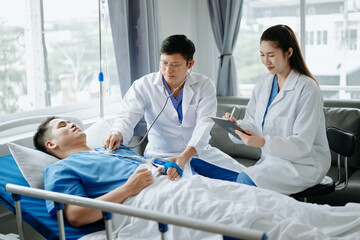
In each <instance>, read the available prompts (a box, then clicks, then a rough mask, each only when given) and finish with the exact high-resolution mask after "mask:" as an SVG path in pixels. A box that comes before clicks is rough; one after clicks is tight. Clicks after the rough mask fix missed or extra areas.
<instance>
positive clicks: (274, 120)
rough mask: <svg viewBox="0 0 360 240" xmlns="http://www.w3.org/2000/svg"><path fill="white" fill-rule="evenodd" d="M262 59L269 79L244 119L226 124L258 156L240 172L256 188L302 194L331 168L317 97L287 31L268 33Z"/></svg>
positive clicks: (318, 93)
mask: <svg viewBox="0 0 360 240" xmlns="http://www.w3.org/2000/svg"><path fill="white" fill-rule="evenodd" d="M260 56H261V61H262V63H263V64H264V65H265V66H266V68H267V69H268V71H269V74H268V75H267V76H266V77H264V78H263V79H260V81H258V82H257V84H256V86H255V88H254V90H253V93H252V96H251V99H250V101H249V103H248V105H247V108H246V114H245V117H244V119H243V120H238V121H237V122H236V120H235V119H234V118H232V119H230V120H231V121H233V122H234V123H237V124H238V125H239V126H241V127H242V128H244V129H245V132H246V133H248V134H249V135H246V134H244V133H242V132H240V131H238V130H237V131H236V133H237V134H238V135H239V136H240V138H241V139H242V141H243V143H245V144H246V145H248V146H254V147H260V148H261V150H262V154H261V158H260V160H259V161H258V162H257V164H256V165H254V166H251V167H249V168H247V169H246V170H244V172H245V173H246V174H247V175H248V177H250V179H251V180H252V181H253V182H254V183H255V185H256V186H258V187H261V188H266V189H270V190H274V191H277V192H281V193H284V194H292V193H296V192H300V191H302V190H304V189H306V188H309V187H312V186H314V185H316V184H318V183H319V182H321V180H322V179H323V178H324V177H325V175H326V173H327V172H328V170H329V167H330V161H331V158H330V150H329V145H328V142H327V138H326V132H325V118H324V113H323V99H322V95H321V91H320V88H319V85H318V83H317V81H316V80H315V79H314V77H313V76H312V75H311V73H310V72H309V70H308V68H307V66H306V64H305V62H304V59H303V57H302V54H301V52H300V48H299V44H298V42H297V39H296V36H295V34H294V32H293V31H292V30H291V28H290V27H288V26H285V25H276V26H273V27H270V28H268V29H267V30H266V31H265V32H264V33H263V34H262V36H261V40H260ZM224 117H225V118H227V119H229V118H230V114H229V113H226V114H225V116H224ZM230 138H232V140H233V141H234V142H236V141H239V140H237V139H236V138H234V137H233V136H231V135H230Z"/></svg>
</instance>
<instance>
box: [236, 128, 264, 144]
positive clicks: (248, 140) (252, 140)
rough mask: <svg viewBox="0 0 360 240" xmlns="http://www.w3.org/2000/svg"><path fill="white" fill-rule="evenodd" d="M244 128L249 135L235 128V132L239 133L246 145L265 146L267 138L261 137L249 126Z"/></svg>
mask: <svg viewBox="0 0 360 240" xmlns="http://www.w3.org/2000/svg"><path fill="white" fill-rule="evenodd" d="M244 130H245V132H246V133H247V134H249V135H246V134H245V133H242V132H241V131H239V130H235V133H236V134H237V135H239V137H240V138H241V140H242V141H243V142H244V143H245V145H247V146H252V147H263V146H264V145H265V139H264V138H263V137H260V136H259V135H257V134H256V133H255V132H252V131H250V130H248V129H247V128H245V129H244Z"/></svg>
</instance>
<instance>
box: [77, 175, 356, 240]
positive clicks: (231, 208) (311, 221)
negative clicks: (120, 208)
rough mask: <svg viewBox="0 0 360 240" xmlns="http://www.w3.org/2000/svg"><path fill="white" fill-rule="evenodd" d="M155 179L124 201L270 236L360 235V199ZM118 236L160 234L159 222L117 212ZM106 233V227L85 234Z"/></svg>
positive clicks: (178, 232)
mask: <svg viewBox="0 0 360 240" xmlns="http://www.w3.org/2000/svg"><path fill="white" fill-rule="evenodd" d="M153 175H154V183H153V184H152V185H150V186H149V187H147V188H146V189H144V190H143V191H142V192H140V193H139V194H138V195H137V196H134V197H130V198H128V199H127V200H126V201H125V202H124V204H125V205H129V206H132V207H137V208H142V209H147V210H156V211H160V212H163V213H164V214H168V213H171V214H176V215H180V216H186V217H193V218H198V219H201V220H205V221H210V222H217V223H222V224H226V225H229V226H234V228H236V227H245V228H251V229H258V230H261V231H264V232H265V233H266V234H267V236H268V237H269V239H286V240H288V239H349V240H350V239H351V240H354V239H360V205H359V204H354V203H350V204H347V205H346V206H345V207H330V206H328V205H317V204H310V203H303V202H298V201H296V200H294V199H292V198H290V197H288V196H285V195H282V194H279V193H276V192H272V191H268V190H264V189H259V188H254V187H251V186H247V185H243V184H238V183H232V182H227V181H219V180H214V179H209V178H205V177H202V176H198V175H196V176H191V177H183V178H181V180H179V181H174V182H171V181H169V180H168V178H167V176H165V175H161V176H156V175H157V174H156V173H155V172H154V174H153ZM113 230H114V232H113V237H114V239H129V240H130V239H131V240H133V239H149V240H150V239H160V232H159V231H158V226H157V223H156V222H154V221H148V220H144V219H139V218H135V217H128V216H122V215H117V214H114V216H113ZM99 239H106V235H105V232H104V231H100V232H96V233H93V234H89V235H87V236H84V237H83V238H81V240H99ZM166 239H181V240H182V239H206V240H212V239H214V240H215V239H222V236H220V235H215V234H211V233H207V232H202V231H198V230H194V229H189V228H182V227H177V226H171V225H169V231H168V232H167V233H166Z"/></svg>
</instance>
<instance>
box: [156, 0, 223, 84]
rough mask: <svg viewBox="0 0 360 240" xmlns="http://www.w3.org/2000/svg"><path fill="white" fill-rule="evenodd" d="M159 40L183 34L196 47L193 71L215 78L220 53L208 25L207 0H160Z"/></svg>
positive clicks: (209, 24)
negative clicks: (160, 31)
mask: <svg viewBox="0 0 360 240" xmlns="http://www.w3.org/2000/svg"><path fill="white" fill-rule="evenodd" d="M158 4H159V7H160V19H161V25H162V27H161V30H162V34H161V41H162V40H164V39H165V38H166V37H168V36H170V35H173V34H184V35H186V36H187V37H188V38H189V39H190V40H192V41H193V42H194V44H195V47H196V52H195V56H194V59H195V66H194V69H193V70H194V72H198V73H202V74H204V75H206V76H208V77H210V78H211V79H213V80H215V79H216V75H217V68H218V65H217V64H218V59H217V57H218V56H219V53H218V50H217V47H216V44H215V40H214V36H213V33H212V29H211V23H210V17H209V13H208V7H207V0H196V1H194V0H181V1H179V0H159V2H158Z"/></svg>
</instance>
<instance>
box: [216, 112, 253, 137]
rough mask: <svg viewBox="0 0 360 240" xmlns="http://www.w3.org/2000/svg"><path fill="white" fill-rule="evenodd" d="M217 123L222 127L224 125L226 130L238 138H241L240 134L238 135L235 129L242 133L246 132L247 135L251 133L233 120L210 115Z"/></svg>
mask: <svg viewBox="0 0 360 240" xmlns="http://www.w3.org/2000/svg"><path fill="white" fill-rule="evenodd" d="M210 118H211V119H212V120H213V121H214V122H215V123H216V124H217V125H219V126H220V127H222V128H223V129H224V130H225V131H227V132H228V133H230V134H231V135H233V136H234V137H236V138H237V139H240V140H241V138H240V137H239V135H237V134H236V133H235V130H239V131H240V132H242V133H245V134H246V135H249V134H247V133H246V132H245V130H244V129H242V128H241V127H239V126H238V125H236V124H235V123H233V122H232V121H230V120H228V119H225V118H219V117H210Z"/></svg>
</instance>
